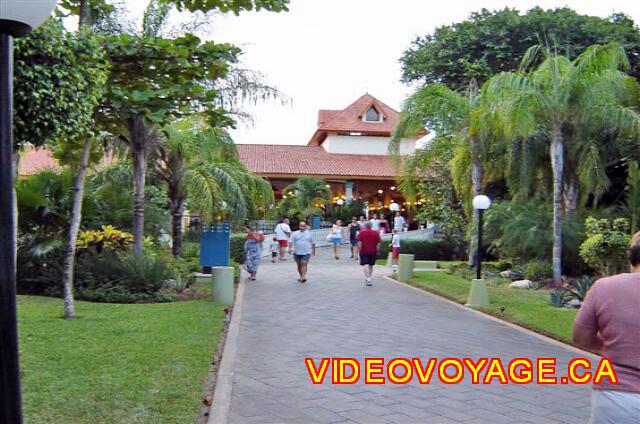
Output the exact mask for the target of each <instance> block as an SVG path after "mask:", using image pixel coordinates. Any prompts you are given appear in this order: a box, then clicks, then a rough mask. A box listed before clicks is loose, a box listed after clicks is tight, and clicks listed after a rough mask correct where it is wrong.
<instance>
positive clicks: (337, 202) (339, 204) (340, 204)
mask: <svg viewBox="0 0 640 424" xmlns="http://www.w3.org/2000/svg"><path fill="white" fill-rule="evenodd" d="M336 205H338V206H342V205H344V200H342V199H338V200H337V201H336Z"/></svg>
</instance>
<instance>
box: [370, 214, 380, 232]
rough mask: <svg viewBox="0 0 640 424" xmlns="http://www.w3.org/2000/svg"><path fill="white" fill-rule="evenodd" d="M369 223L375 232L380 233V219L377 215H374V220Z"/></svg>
mask: <svg viewBox="0 0 640 424" xmlns="http://www.w3.org/2000/svg"><path fill="white" fill-rule="evenodd" d="M369 222H371V229H372V230H373V231H378V232H379V231H380V219H378V214H377V213H374V214H373V218H372V219H371V221H369Z"/></svg>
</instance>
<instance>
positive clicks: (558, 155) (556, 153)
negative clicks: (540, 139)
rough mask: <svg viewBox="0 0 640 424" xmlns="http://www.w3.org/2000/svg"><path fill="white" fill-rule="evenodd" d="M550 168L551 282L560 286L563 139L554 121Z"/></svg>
mask: <svg viewBox="0 0 640 424" xmlns="http://www.w3.org/2000/svg"><path fill="white" fill-rule="evenodd" d="M549 153H550V156H551V168H552V169H553V283H554V285H555V287H558V288H559V287H561V286H562V200H563V197H562V185H563V177H562V174H563V170H564V141H563V139H562V129H561V126H560V124H559V123H556V124H555V125H554V127H553V128H552V129H551V149H550V152H549Z"/></svg>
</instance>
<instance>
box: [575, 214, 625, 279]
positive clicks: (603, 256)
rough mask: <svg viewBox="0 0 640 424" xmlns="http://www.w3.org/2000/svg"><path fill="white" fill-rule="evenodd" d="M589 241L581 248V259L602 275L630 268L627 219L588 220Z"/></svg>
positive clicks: (591, 218)
mask: <svg viewBox="0 0 640 424" xmlns="http://www.w3.org/2000/svg"><path fill="white" fill-rule="evenodd" d="M584 225H585V229H586V233H587V239H586V240H585V241H584V242H583V243H582V245H581V246H580V257H581V258H582V259H583V260H584V261H585V262H586V263H587V264H588V265H589V266H591V267H592V268H593V269H595V270H596V271H597V272H598V273H599V274H601V275H611V274H616V273H619V272H623V271H624V270H625V269H627V268H628V266H629V265H628V259H627V246H628V245H629V221H628V220H627V219H625V218H614V219H613V220H611V219H596V218H593V217H591V216H590V217H589V218H587V219H586V221H585V223H584Z"/></svg>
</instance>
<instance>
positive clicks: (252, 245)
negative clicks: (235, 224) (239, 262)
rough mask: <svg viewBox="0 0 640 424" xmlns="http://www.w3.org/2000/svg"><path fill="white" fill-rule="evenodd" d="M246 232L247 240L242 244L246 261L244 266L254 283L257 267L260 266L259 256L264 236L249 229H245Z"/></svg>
mask: <svg viewBox="0 0 640 424" xmlns="http://www.w3.org/2000/svg"><path fill="white" fill-rule="evenodd" d="M246 231H247V240H246V241H245V242H244V253H245V255H246V260H245V263H244V264H245V267H246V269H247V272H248V273H249V279H250V280H253V281H255V280H256V275H257V274H258V267H259V266H260V254H261V253H262V242H263V241H264V234H262V233H260V232H258V231H256V230H254V229H253V228H249V227H247V228H246Z"/></svg>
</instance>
